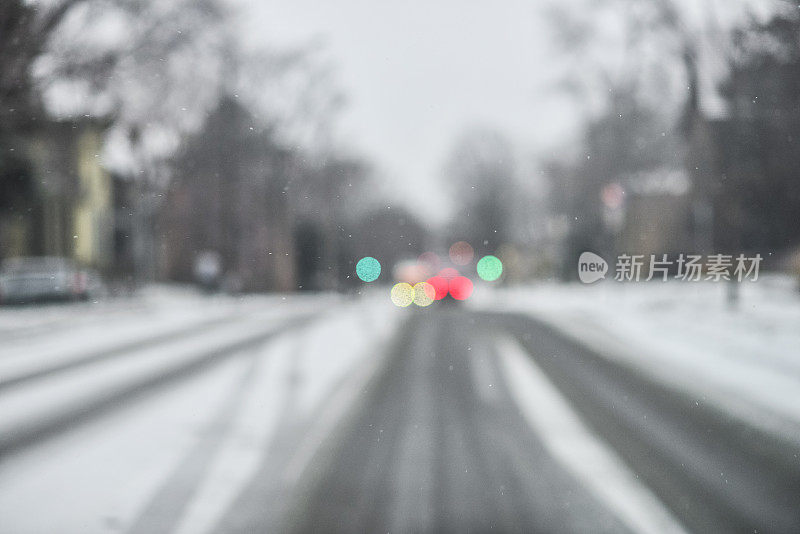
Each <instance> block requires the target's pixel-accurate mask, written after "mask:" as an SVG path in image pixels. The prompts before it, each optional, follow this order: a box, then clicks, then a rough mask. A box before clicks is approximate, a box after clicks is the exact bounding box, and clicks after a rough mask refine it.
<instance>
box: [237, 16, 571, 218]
mask: <svg viewBox="0 0 800 534" xmlns="http://www.w3.org/2000/svg"><path fill="white" fill-rule="evenodd" d="M538 9H539V8H537V7H536V6H535V5H534V3H532V2H530V1H521V0H513V1H512V0H509V1H504V2H489V1H476V2H464V1H463V0H441V1H437V2H422V1H418V0H413V1H406V2H392V3H389V2H374V1H369V0H325V1H322V2H320V1H319V0H292V1H290V2H287V1H284V0H280V1H279V0H261V1H258V2H254V3H253V7H252V8H251V10H252V11H251V12H250V13H251V14H250V13H249V14H248V16H247V18H246V24H247V31H248V32H252V34H253V35H258V36H259V37H258V39H263V40H264V42H265V44H273V45H292V44H299V43H302V42H305V41H308V40H309V39H312V38H321V39H323V40H324V42H325V44H326V48H327V49H328V50H329V53H330V56H331V57H332V58H333V60H334V62H335V64H336V67H337V71H338V77H339V82H340V84H341V85H342V86H343V88H344V90H345V91H346V93H347V97H348V106H347V108H346V110H345V111H344V113H343V115H342V118H341V129H340V132H341V133H342V134H343V135H344V139H345V141H346V144H347V145H350V146H353V147H355V148H356V149H358V150H359V151H361V152H362V153H364V154H365V155H366V156H367V157H369V158H371V159H372V160H373V161H374V162H375V163H376V164H377V166H378V169H379V171H380V172H381V173H382V174H383V175H384V176H385V177H386V178H387V179H386V180H384V185H383V187H385V188H386V189H385V192H386V193H387V194H389V195H391V197H392V199H397V200H402V201H403V202H404V203H409V201H413V202H412V204H415V205H416V206H415V207H417V208H418V209H420V210H421V211H424V212H427V213H428V214H429V215H430V219H431V220H434V221H435V220H441V216H437V213H432V212H435V211H436V208H437V206H438V205H440V203H439V202H437V201H436V200H435V197H437V196H439V194H440V192H441V189H439V186H438V182H439V180H440V178H441V174H442V166H443V164H444V161H445V159H446V158H447V155H448V153H449V150H450V148H451V147H452V145H453V143H454V141H455V139H456V137H457V136H458V134H459V133H460V132H462V131H463V130H464V129H465V128H469V127H470V126H474V125H485V126H489V127H492V128H495V129H497V130H500V131H502V132H504V133H506V134H507V135H508V137H509V138H510V139H511V140H512V142H513V143H514V145H515V148H516V150H517V155H518V159H519V160H520V161H519V163H520V166H521V168H522V169H523V170H524V171H525V172H529V171H530V170H531V166H532V161H533V155H534V154H536V153H540V152H541V151H543V150H546V149H548V148H550V147H553V146H555V145H557V144H559V143H562V142H564V140H565V137H566V136H567V135H568V134H569V132H571V131H573V130H574V125H575V121H576V116H575V115H576V113H575V112H574V111H573V110H572V109H571V107H570V106H569V105H568V104H567V101H566V100H565V99H564V98H563V97H559V96H558V94H557V93H556V92H555V91H554V89H553V84H552V80H553V69H554V65H553V60H552V59H550V58H551V57H552V49H551V48H549V46H550V45H549V41H548V37H547V32H546V29H545V28H544V27H543V23H542V17H541V12H540V11H539V10H538ZM251 15H252V16H251ZM428 191H432V192H433V193H431V194H430V195H428V194H427V192H428ZM421 193H422V195H421ZM420 196H422V197H423V198H426V197H431V198H430V200H428V201H423V202H422V203H420V202H419V200H418V199H419V198H420Z"/></svg>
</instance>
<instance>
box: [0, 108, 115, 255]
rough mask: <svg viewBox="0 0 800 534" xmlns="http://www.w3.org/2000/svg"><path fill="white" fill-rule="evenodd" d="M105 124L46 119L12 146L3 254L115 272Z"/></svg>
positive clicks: (0, 240)
mask: <svg viewBox="0 0 800 534" xmlns="http://www.w3.org/2000/svg"><path fill="white" fill-rule="evenodd" d="M102 131H103V127H102V125H99V124H97V123H95V122H93V121H46V122H42V123H39V124H38V125H37V126H36V127H35V129H33V130H32V131H31V132H30V133H28V134H27V135H25V136H24V137H20V138H18V139H17V141H16V142H15V143H14V145H15V146H13V147H9V149H10V150H12V151H14V152H16V153H17V156H16V160H15V161H14V162H13V165H8V164H7V162H3V163H4V165H3V168H2V171H0V172H3V173H4V174H6V176H4V179H3V181H4V182H5V183H6V184H13V186H12V187H13V188H14V189H15V191H14V194H13V195H12V196H11V197H10V198H8V199H7V200H6V204H7V205H4V206H3V209H2V211H1V212H0V255H2V257H3V258H6V257H15V256H39V255H47V256H63V257H70V258H73V259H75V260H76V261H78V262H79V263H80V264H81V265H84V266H88V267H94V268H97V269H100V270H108V269H109V268H110V267H111V265H112V264H113V262H114V247H113V236H114V205H113V203H114V192H113V190H114V185H113V179H112V177H111V175H110V174H109V173H108V171H106V170H105V169H104V168H103V166H102V164H101V160H100V151H101V146H102Z"/></svg>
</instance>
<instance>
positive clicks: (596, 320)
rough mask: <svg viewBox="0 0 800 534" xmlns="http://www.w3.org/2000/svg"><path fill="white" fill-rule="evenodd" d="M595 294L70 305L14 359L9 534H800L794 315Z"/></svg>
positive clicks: (1, 398) (7, 465)
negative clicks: (106, 308)
mask: <svg viewBox="0 0 800 534" xmlns="http://www.w3.org/2000/svg"><path fill="white" fill-rule="evenodd" d="M584 289H585V288H579V289H575V288H574V287H556V286H553V287H548V288H544V289H542V288H538V289H530V290H515V291H498V292H496V293H494V294H492V295H484V296H481V295H476V299H475V301H474V304H473V305H471V306H458V305H443V304H442V305H434V306H431V307H430V308H425V309H419V308H409V309H398V308H395V307H394V306H392V305H391V304H390V303H389V302H388V299H387V298H386V297H385V295H383V294H377V293H376V294H368V295H365V296H362V297H361V298H353V299H345V298H342V297H336V296H331V295H318V296H313V295H312V296H305V297H290V296H269V297H248V298H246V299H242V300H239V299H231V298H224V297H215V298H209V297H202V296H198V295H192V294H174V293H167V294H166V295H165V294H158V295H157V297H156V296H150V297H148V298H145V299H142V300H140V301H138V302H135V303H132V305H131V306H130V307H128V308H127V309H126V308H125V306H123V305H121V304H114V306H113V308H114V311H113V313H105V312H102V311H98V310H93V311H92V312H91V313H90V314H89V315H90V316H84V315H81V314H75V313H73V312H75V311H76V310H80V309H83V308H82V307H80V306H79V307H72V306H66V307H64V308H63V309H61V311H60V312H58V311H56V310H55V309H50V308H48V309H47V310H46V312H47V313H46V315H47V316H48V318H47V320H46V321H41V322H37V321H32V322H30V324H28V326H26V327H25V328H28V329H29V332H34V331H35V332H37V334H36V335H35V336H34V337H26V336H21V335H18V334H15V333H9V335H8V336H7V338H6V342H5V343H3V344H2V345H1V346H0V376H3V377H4V380H0V445H2V453H0V454H1V455H0V518H2V522H0V532H13V533H14V534H17V533H20V534H25V533H40V532H59V533H66V534H70V533H80V534H84V533H93V532H130V533H147V534H157V533H167V532H177V533H181V534H190V533H195V534H206V533H213V532H220V533H239V532H241V533H245V532H387V531H388V532H461V531H473V532H484V531H493V532H530V531H547V532H593V533H594V532H628V531H632V532H680V531H696V532H736V531H749V532H752V531H753V530H754V529H756V530H758V531H759V532H762V531H768V532H796V531H797V530H798V528H797V527H798V525H800V512H798V510H800V463H799V460H798V455H800V446H798V443H797V441H798V440H796V439H793V438H792V436H793V434H792V431H791V426H790V425H791V424H793V423H792V421H793V417H794V411H793V410H794V409H795V408H796V407H792V406H782V405H781V403H780V399H781V398H783V399H784V401H785V403H786V404H792V403H793V402H794V401H793V399H794V400H799V401H800V399H797V395H798V393H797V392H796V391H790V388H789V386H786V388H788V389H777V388H778V384H779V382H778V380H779V378H780V379H782V380H785V381H786V383H787V384H791V383H793V382H792V381H794V380H796V379H797V374H796V373H794V371H793V369H794V366H795V363H796V362H794V360H793V359H792V358H791V357H790V355H787V354H783V353H782V347H784V345H785V344H789V343H791V341H792V339H794V338H793V336H794V334H793V333H792V332H791V331H790V330H789V329H788V326H786V325H788V322H787V321H788V320H790V319H791V318H793V317H794V316H793V315H792V314H793V313H794V311H793V309H794V308H793V307H792V306H794V304H793V301H792V300H791V299H789V301H788V303H784V304H782V305H780V306H782V308H781V309H777V308H775V303H776V298H775V297H768V298H767V297H765V298H763V301H764V302H765V304H764V307H765V309H766V311H765V309H758V306H755V307H753V305H754V304H755V303H757V301H756V300H755V298H754V297H753V295H747V294H745V295H743V299H742V308H741V310H742V311H740V312H739V314H738V315H731V316H725V315H723V314H722V313H721V312H720V311H719V310H717V311H716V312H715V313H713V314H711V318H710V319H709V321H707V322H706V323H702V324H696V323H698V321H697V320H696V319H697V317H699V316H703V315H704V314H705V313H707V312H710V311H711V309H712V307H713V306H715V305H716V304H715V301H711V300H710V299H709V298H708V296H706V297H705V298H701V297H696V296H695V298H696V300H695V301H692V300H691V298H692V296H691V295H683V296H681V295H678V296H675V293H676V291H674V290H673V291H672V292H671V293H670V292H659V291H658V290H656V291H651V292H649V293H647V292H639V291H638V290H636V291H629V292H628V293H627V295H628V296H625V297H620V296H619V295H616V296H614V295H607V296H606V297H604V298H606V299H608V302H607V303H606V304H605V305H603V304H602V303H603V302H604V301H603V298H592V299H586V298H585V297H581V296H578V297H576V296H575V292H576V291H582V290H584ZM695 291H696V290H695ZM548 299H549V300H548ZM626 303H627V304H626ZM748 305H750V307H749V308H746V307H745V306H748ZM704 306H705V309H704V308H703V307H704ZM770 306H773V308H770ZM780 306H779V307H780ZM671 309H675V310H676V311H674V312H672V313H670V312H667V311H665V310H671ZM143 310H146V313H142V311H143ZM745 310H747V311H745ZM770 310H771V311H770ZM798 310H800V307H798ZM20 311H21V313H22V314H23V315H24V316H27V317H28V318H30V317H31V316H32V315H31V313H32V312H33V311H34V309H33V308H31V309H24V310H20ZM612 312H614V313H616V314H617V315H614V316H613V317H612ZM71 314H72V317H71ZM92 314H95V315H92ZM604 314H605V316H604ZM693 314H694V315H693ZM787 317H789V319H787ZM578 318H582V319H581V320H580V321H579V320H578ZM693 319H694V320H693ZM726 321H728V322H729V321H733V322H734V323H736V324H735V329H736V330H738V333H737V334H731V333H728V334H727V335H728V336H734V335H739V336H740V338H741V339H727V337H726V336H724V335H722V332H726V330H725V329H724V328H723V327H722V326H720V325H724V324H727V323H726ZM687 322H688V323H690V324H686V323H687ZM751 322H754V323H755V324H756V325H757V326H752V325H751V324H750V323H751ZM655 323H657V324H658V325H661V326H668V328H667V333H666V334H664V333H659V331H658V328H656V327H655V326H654V324H655ZM15 324H16V325H18V326H19V325H23V326H24V324H26V323H25V321H24V320H23V319H21V318H20V317H15V316H14V315H13V313H12V312H11V311H10V310H3V313H1V314H0V337H2V336H3V333H2V332H3V328H4V326H3V325H6V326H9V325H15ZM631 325H634V326H631ZM648 329H649V330H648ZM759 329H771V331H772V333H773V336H772V337H766V336H761V337H758V336H759V334H758V332H759ZM676 331H677V332H679V333H680V334H675V332H676ZM645 333H646V335H645ZM637 335H638V336H639V337H638V338H637V337H636V336H637ZM676 335H677V338H678V340H682V341H683V345H682V347H681V346H680V345H676ZM659 336H660V337H659ZM681 336H683V337H681ZM748 336H749V338H750V339H751V344H749V345H748V344H747V342H746V338H748ZM721 338H724V339H721ZM609 339H610V340H613V341H609ZM758 339H760V340H761V343H756V340H758ZM678 349H681V350H682V352H680V354H677V355H676V356H675V359H676V360H677V361H676V362H675V363H674V365H672V366H671V367H670V366H668V365H667V363H668V360H667V359H666V358H667V355H669V354H675V351H677V350H678ZM756 349H757V350H758V353H757V356H753V355H750V351H753V350H756ZM26 354H27V355H28V356H27V357H26ZM698 358H706V359H707V361H703V362H698V361H696V360H697V359H698ZM709 362H710V363H709ZM742 366H746V367H742ZM714 368H716V370H717V374H718V375H720V377H717V378H716V380H714V379H713V378H714V377H713V374H714V373H712V372H711V370H712V369H714ZM665 369H666V370H665ZM777 369H780V370H781V372H780V373H779V372H776V370H777ZM743 373H750V376H751V377H752V379H753V380H754V381H758V380H763V381H764V384H767V385H768V386H769V387H773V388H776V390H775V391H772V392H768V393H763V394H760V395H755V394H753V393H752V392H753V391H756V390H757V388H754V387H750V388H749V389H745V390H743V392H742V394H741V395H739V397H738V398H736V399H735V400H731V399H732V397H731V395H730V392H729V390H728V389H727V388H730V387H733V386H737V385H738V384H739V383H740V382H741V380H740V377H741V376H742V375H743ZM693 379H694V381H695V383H692V381H693ZM743 387H744V386H743ZM781 395H783V397H781ZM795 404H800V402H797V403H795ZM742 407H744V408H742ZM745 408H746V409H745ZM758 414H760V415H761V417H760V418H759V417H757V415H758ZM764 414H772V415H771V417H772V421H773V423H765V422H764V421H769V418H768V417H766V416H765V415H764ZM775 422H777V423H775ZM794 437H795V438H796V435H794Z"/></svg>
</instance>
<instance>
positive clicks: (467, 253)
mask: <svg viewBox="0 0 800 534" xmlns="http://www.w3.org/2000/svg"><path fill="white" fill-rule="evenodd" d="M474 256H475V251H474V250H472V246H471V245H470V244H469V243H467V242H466V241H459V242H458V243H453V245H452V246H451V247H450V261H452V262H453V263H455V264H456V265H467V264H468V263H469V262H471V261H472V258H473V257H474Z"/></svg>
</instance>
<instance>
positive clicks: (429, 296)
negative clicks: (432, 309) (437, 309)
mask: <svg viewBox="0 0 800 534" xmlns="http://www.w3.org/2000/svg"><path fill="white" fill-rule="evenodd" d="M434 300H436V288H434V287H433V286H432V285H431V284H429V283H428V282H418V283H417V284H415V285H414V304H416V305H417V306H421V307H423V308H424V307H425V306H430V305H431V304H432V303H433V301H434Z"/></svg>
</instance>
